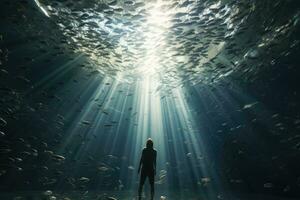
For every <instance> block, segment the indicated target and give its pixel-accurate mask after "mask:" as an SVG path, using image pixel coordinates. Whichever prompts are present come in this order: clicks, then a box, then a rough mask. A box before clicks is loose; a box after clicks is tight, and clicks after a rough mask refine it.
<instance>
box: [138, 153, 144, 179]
mask: <svg viewBox="0 0 300 200" xmlns="http://www.w3.org/2000/svg"><path fill="white" fill-rule="evenodd" d="M143 156H144V151H143V152H142V155H141V159H140V164H139V169H138V174H139V173H140V171H141V166H142V161H143Z"/></svg>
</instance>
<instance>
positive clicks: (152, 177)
mask: <svg viewBox="0 0 300 200" xmlns="http://www.w3.org/2000/svg"><path fill="white" fill-rule="evenodd" d="M149 183H150V187H151V200H153V198H154V173H150V174H149Z"/></svg>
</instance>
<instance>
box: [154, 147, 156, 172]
mask: <svg viewBox="0 0 300 200" xmlns="http://www.w3.org/2000/svg"><path fill="white" fill-rule="evenodd" d="M153 165H154V175H156V151H155V154H154V163H153Z"/></svg>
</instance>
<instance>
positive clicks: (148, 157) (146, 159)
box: [142, 148, 156, 169]
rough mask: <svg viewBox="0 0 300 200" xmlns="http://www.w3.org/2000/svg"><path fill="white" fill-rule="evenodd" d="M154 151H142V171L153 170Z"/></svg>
mask: <svg viewBox="0 0 300 200" xmlns="http://www.w3.org/2000/svg"><path fill="white" fill-rule="evenodd" d="M155 154H156V151H155V150H154V149H147V148H145V149H144V150H143V160H142V162H143V165H142V167H143V168H144V169H153V168H154V159H155Z"/></svg>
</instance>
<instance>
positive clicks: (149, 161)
mask: <svg viewBox="0 0 300 200" xmlns="http://www.w3.org/2000/svg"><path fill="white" fill-rule="evenodd" d="M156 154H157V153H156V150H155V149H153V141H152V139H151V138H149V139H148V140H147V143H146V148H144V149H143V152H142V156H141V160H140V164H139V170H138V173H140V170H141V167H142V171H141V178H140V185H139V200H140V199H141V198H142V190H143V185H144V183H145V180H146V178H147V177H148V179H149V183H150V186H151V200H153V196H154V176H155V174H156Z"/></svg>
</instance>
